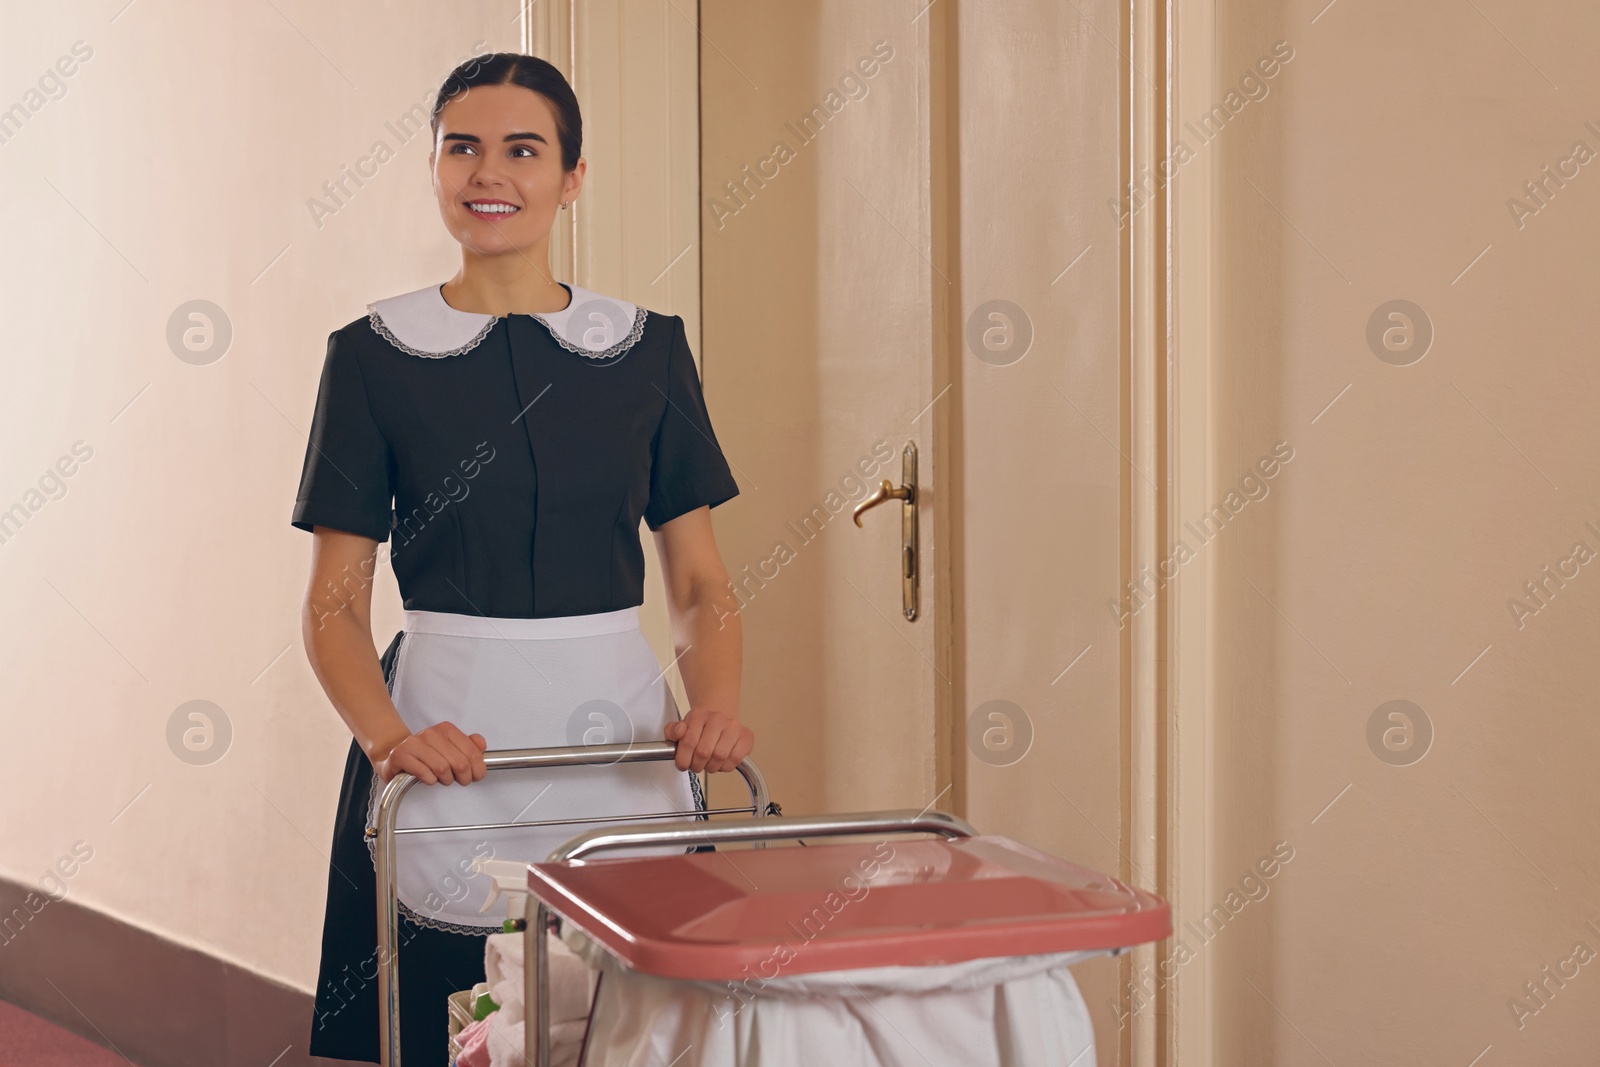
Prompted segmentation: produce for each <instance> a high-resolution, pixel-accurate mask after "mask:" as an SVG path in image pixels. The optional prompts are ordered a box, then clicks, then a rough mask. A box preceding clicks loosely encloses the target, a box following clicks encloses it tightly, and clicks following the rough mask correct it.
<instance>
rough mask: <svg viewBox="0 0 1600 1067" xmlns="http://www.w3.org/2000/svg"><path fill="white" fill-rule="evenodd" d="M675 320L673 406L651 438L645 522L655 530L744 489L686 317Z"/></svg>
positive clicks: (670, 374) (670, 370) (670, 373)
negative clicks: (722, 442) (713, 412)
mask: <svg viewBox="0 0 1600 1067" xmlns="http://www.w3.org/2000/svg"><path fill="white" fill-rule="evenodd" d="M672 320H673V322H672V351H671V353H670V354H669V355H668V357H667V406H666V410H665V411H664V412H663V413H662V415H661V425H660V426H658V427H657V428H656V435H655V438H654V440H653V441H652V442H651V464H650V502H649V503H648V504H647V505H646V506H645V510H644V521H645V524H646V525H647V526H649V528H650V529H651V530H656V529H658V528H659V527H661V526H662V525H664V524H665V523H667V522H669V521H671V520H672V519H675V518H677V517H678V516H679V515H682V514H684V513H685V512H689V511H693V510H694V509H695V508H698V507H700V506H701V505H702V504H704V505H708V506H710V507H716V506H717V505H718V504H722V503H725V502H727V501H729V500H732V499H733V498H734V497H736V496H738V495H739V486H738V483H737V482H735V481H734V480H733V472H732V471H731V470H729V469H728V461H727V460H726V459H725V458H724V457H723V455H722V448H721V447H720V446H719V445H718V444H717V435H716V434H715V433H713V432H712V429H711V416H710V415H709V414H707V412H706V400H705V395H704V394H703V393H702V392H701V389H700V373H699V371H697V370H696V369H695V365H694V355H693V353H691V352H690V351H689V340H688V337H687V335H686V334H685V332H684V328H683V319H682V317H681V316H678V315H674V316H672Z"/></svg>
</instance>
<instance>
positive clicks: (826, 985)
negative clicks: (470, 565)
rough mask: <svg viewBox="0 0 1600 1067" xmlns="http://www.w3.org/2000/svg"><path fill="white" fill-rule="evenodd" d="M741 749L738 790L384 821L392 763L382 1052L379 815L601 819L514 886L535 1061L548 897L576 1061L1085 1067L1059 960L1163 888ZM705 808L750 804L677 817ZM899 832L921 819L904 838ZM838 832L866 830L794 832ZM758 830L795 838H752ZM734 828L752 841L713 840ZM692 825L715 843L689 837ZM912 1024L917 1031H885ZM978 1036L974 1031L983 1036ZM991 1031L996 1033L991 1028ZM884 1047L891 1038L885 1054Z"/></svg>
mask: <svg viewBox="0 0 1600 1067" xmlns="http://www.w3.org/2000/svg"><path fill="white" fill-rule="evenodd" d="M676 751H677V749H676V746H675V745H673V744H672V743H669V742H664V741H663V742H652V743H648V744H634V745H604V746H579V747H568V748H546V749H518V750H507V751H501V752H491V753H485V756H484V759H485V762H486V764H487V765H488V767H489V769H490V770H498V769H511V768H526V767H571V766H581V765H587V764H596V763H599V764H610V763H619V762H638V761H646V760H662V759H672V758H674V757H675V755H676ZM737 770H738V771H739V773H740V774H741V776H742V777H743V778H744V781H745V783H746V785H747V786H748V787H749V790H750V796H751V805H750V807H748V808H716V809H711V810H709V811H705V812H668V813H664V814H662V815H659V816H649V817H647V818H646V819H641V818H640V817H636V816H614V817H607V818H596V819H583V820H547V821H545V822H542V823H541V822H516V823H493V824H478V825H474V826H459V827H457V826H452V827H415V828H413V827H403V828H396V827H395V821H396V817H397V811H398V806H399V802H400V800H401V798H402V797H403V796H404V795H405V793H406V791H407V790H408V789H409V788H410V787H411V786H412V785H413V784H415V781H416V779H414V778H412V777H411V776H410V775H406V774H401V775H397V776H396V777H395V778H394V779H393V780H392V781H391V782H389V783H388V785H387V786H386V787H385V789H384V792H383V794H382V797H381V798H380V802H379V807H378V819H377V823H378V825H377V826H376V827H372V828H369V830H368V833H369V834H372V835H373V836H375V837H376V838H377V840H376V858H377V867H378V872H377V873H378V939H379V946H380V956H379V960H380V966H379V997H380V1012H379V1016H380V1026H381V1028H382V1034H381V1037H382V1041H381V1046H380V1055H381V1057H382V1059H381V1062H382V1063H383V1064H385V1065H393V1067H398V1065H399V1064H400V1025H399V972H398V960H397V958H396V954H395V953H394V952H393V951H392V946H394V945H395V944H396V943H397V941H398V906H397V902H396V898H395V892H394V835H395V834H396V833H422V832H441V831H447V830H473V829H501V828H509V827H514V826H530V825H550V824H552V823H555V824H566V823H578V822H593V823H604V824H607V825H604V826H601V827H598V828H595V829H591V830H588V831H587V832H584V833H580V834H579V835H578V836H576V837H573V838H571V839H570V840H568V841H567V842H566V843H565V844H563V845H561V846H560V847H558V848H557V849H555V850H554V851H553V852H551V853H550V855H549V857H548V858H547V859H546V860H545V861H544V862H530V863H529V864H528V874H527V886H528V894H529V896H530V897H532V898H533V899H535V900H537V902H538V903H537V908H536V909H535V908H530V909H528V913H527V918H526V919H525V921H524V922H523V923H522V924H521V929H522V931H523V950H522V966H523V979H524V988H523V998H522V1002H523V1005H522V1006H523V1020H522V1026H523V1041H524V1045H523V1049H524V1050H525V1053H526V1054H527V1062H528V1064H529V1065H530V1067H550V1064H551V1059H550V1032H549V1026H550V1010H549V1008H550V979H549V963H550V958H549V949H548V947H547V945H546V942H545V937H546V936H547V932H548V931H550V930H551V929H552V928H553V927H554V926H555V925H556V923H555V920H556V918H557V917H559V919H560V921H561V926H562V930H561V934H560V936H561V939H562V941H563V942H564V943H565V944H566V945H567V946H568V947H569V948H572V949H573V950H574V952H576V953H577V954H578V955H580V956H581V957H582V958H583V959H584V960H585V962H586V963H588V964H589V965H590V966H591V967H592V968H594V969H595V970H596V971H598V972H599V978H598V982H597V985H596V987H595V993H594V998H593V1002H592V1004H591V1006H590V1010H589V1023H588V1036H587V1037H586V1038H585V1040H584V1047H583V1057H584V1058H583V1060H582V1061H581V1062H584V1063H601V1062H629V1063H646V1062H648V1063H654V1062H656V1058H657V1054H658V1053H659V1052H660V1051H663V1050H665V1049H666V1048H667V1047H668V1046H670V1047H671V1051H670V1052H669V1053H668V1054H667V1055H666V1057H665V1059H663V1060H662V1061H661V1062H667V1061H670V1060H674V1057H682V1058H680V1059H677V1060H675V1062H676V1063H677V1064H678V1065H679V1067H690V1065H696V1067H698V1065H702V1064H712V1065H716V1067H720V1065H722V1064H724V1063H754V1062H760V1063H761V1064H762V1065H763V1067H786V1065H788V1064H791V1063H792V1064H807V1065H808V1067H809V1065H810V1064H812V1063H816V1062H823V1061H826V1062H829V1063H831V1064H834V1065H836V1067H848V1065H849V1064H852V1063H888V1062H906V1063H915V1064H917V1067H924V1065H927V1064H933V1065H935V1067H941V1065H943V1064H962V1065H963V1067H970V1065H972V1064H979V1063H1004V1064H1029V1065H1031V1064H1035V1063H1038V1064H1044V1063H1049V1064H1069V1063H1070V1064H1072V1065H1073V1067H1089V1065H1091V1064H1093V1062H1094V1054H1093V1048H1094V1045H1093V1032H1092V1028H1091V1027H1090V1024H1089V1016H1088V1010H1087V1007H1086V1005H1084V1003H1083V999H1082V996H1081V995H1080V994H1079V992H1078V989H1077V986H1076V984H1075V982H1074V981H1073V979H1072V976H1071V974H1070V972H1069V971H1068V970H1067V968H1068V967H1069V966H1070V965H1072V964H1075V963H1078V962H1080V961H1082V960H1085V959H1089V958H1092V957H1095V956H1100V955H1117V954H1119V953H1121V952H1124V951H1126V950H1127V949H1128V948H1130V947H1132V946H1133V945H1137V944H1141V943H1144V942H1148V941H1156V940H1160V939H1161V938H1164V937H1166V936H1168V935H1169V934H1170V933H1171V931H1172V923H1171V911H1170V908H1169V906H1168V904H1167V902H1166V901H1164V900H1162V899H1161V898H1160V897H1157V896H1155V895H1154V894H1151V893H1148V892H1145V891H1143V890H1139V889H1135V888H1133V887H1131V886H1128V885H1126V884H1125V883H1123V882H1120V881H1118V880H1117V879H1115V878H1112V877H1110V876H1109V875H1105V874H1101V873H1099V872H1096V871H1093V870H1090V869H1088V868H1085V867H1081V866H1079V865H1077V864H1074V863H1071V862H1069V861H1067V860H1064V859H1061V858H1059V857H1056V856H1052V855H1049V854H1048V853H1044V852H1040V851H1038V850H1035V849H1032V848H1030V847H1028V846H1027V845H1024V844H1021V843H1019V842H1016V841H1012V840H1010V839H1008V838H1005V837H1000V836H997V835H982V834H979V833H977V831H975V830H974V829H973V828H972V827H971V826H970V825H968V824H967V823H965V822H964V821H962V820H961V819H959V818H956V817H955V816H953V815H950V814H947V813H944V812H940V811H929V810H924V811H909V810H908V811H883V812H863V813H855V814H844V815H824V816H814V817H801V818H795V817H783V816H782V815H781V813H780V814H774V813H775V812H776V811H777V806H776V805H774V804H771V802H770V800H769V798H768V794H767V787H766V783H765V781H764V779H763V778H762V776H761V773H760V771H759V770H757V768H756V767H755V765H754V764H753V763H752V762H751V761H749V760H746V761H744V763H742V764H740V766H739V767H738V768H737ZM714 814H746V815H749V816H751V818H748V819H739V820H723V821H721V822H718V823H716V824H712V823H710V822H709V821H707V820H705V819H703V818H692V819H686V818H684V816H709V815H714ZM661 819H669V820H674V821H672V822H668V823H662V822H660V821H658V820H661ZM908 834H933V835H936V836H935V838H934V839H932V840H929V839H916V840H909V841H908V840H905V839H904V836H903V835H908ZM846 837H850V838H859V837H868V838H873V839H876V842H875V843H873V842H872V841H869V842H867V843H861V842H859V841H848V842H845V841H840V842H837V843H829V844H807V843H806V840H805V839H811V840H815V839H818V838H846ZM890 838H896V839H897V840H896V841H895V843H892V844H891V843H890V840H889V839H890ZM773 841H793V842H798V843H799V845H800V846H804V847H795V846H790V847H778V848H768V847H766V845H767V843H768V842H773ZM732 844H749V845H751V846H753V847H752V848H749V849H732V850H729V849H717V848H716V846H719V845H732ZM660 846H679V847H680V848H681V849H682V851H681V852H680V851H676V850H673V851H671V852H670V853H669V854H664V855H663V854H653V855H643V856H626V857H616V856H613V857H603V858H591V857H594V856H595V854H597V853H601V852H605V851H610V850H615V849H625V848H633V849H638V848H652V849H653V850H654V851H655V852H657V853H659V852H661V851H662V850H661V848H660ZM704 846H711V850H709V851H690V850H692V849H695V848H697V847H702V848H703V847H704ZM441 1010H443V1009H442V1008H441ZM841 1021H843V1022H844V1023H846V1024H848V1026H840V1025H838V1024H839V1023H840V1022H841ZM512 1025H515V1024H512ZM848 1027H854V1030H853V1031H852V1032H851V1034H849V1035H847V1037H848V1038H849V1039H850V1040H854V1042H855V1044H854V1045H849V1044H848V1041H847V1040H846V1038H845V1037H841V1038H840V1040H839V1043H838V1045H837V1046H836V1047H819V1045H818V1041H819V1038H818V1036H817V1035H819V1034H821V1035H829V1034H832V1033H833V1032H834V1031H835V1030H839V1031H840V1032H841V1033H842V1032H843V1031H844V1030H845V1029H847V1028H848ZM908 1033H909V1034H914V1035H917V1038H916V1039H913V1038H908V1037H907V1035H908ZM686 1035H688V1036H687V1039H686ZM821 1040H822V1041H823V1044H824V1046H825V1045H826V1042H827V1040H829V1039H828V1038H826V1037H824V1038H822V1039H821ZM917 1040H920V1044H921V1046H922V1047H918V1048H914V1049H910V1050H909V1051H908V1050H907V1049H904V1048H894V1049H891V1046H893V1045H894V1044H895V1042H897V1041H906V1042H914V1041H917ZM985 1040H988V1041H990V1046H989V1047H988V1048H986V1049H981V1050H980V1049H978V1048H977V1045H978V1044H981V1043H982V1042H983V1041H985ZM996 1040H998V1043H999V1044H1000V1045H1002V1046H1004V1047H1003V1048H1001V1049H999V1050H997V1048H996V1047H995V1046H994V1043H995V1041H996ZM691 1048H692V1049H693V1053H692V1054H689V1055H685V1053H689V1052H690V1050H691ZM913 1052H914V1056H913V1055H912V1053H913ZM900 1053H904V1059H903V1060H895V1059H894V1056H895V1055H897V1054H900ZM430 1067H431V1065H430Z"/></svg>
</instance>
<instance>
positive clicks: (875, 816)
mask: <svg viewBox="0 0 1600 1067" xmlns="http://www.w3.org/2000/svg"><path fill="white" fill-rule="evenodd" d="M762 810H763V811H764V810H766V809H765V808H763V809H762ZM912 833H933V834H940V835H942V836H944V837H974V836H976V835H977V831H976V830H974V829H973V828H972V825H971V824H970V823H968V822H967V821H966V820H964V819H959V818H957V817H956V816H954V815H951V814H950V813H949V812H945V811H929V810H927V809H923V810H922V811H914V810H912V809H909V808H907V809H899V810H893V811H863V812H855V813H851V814H845V815H800V816H772V817H768V818H760V817H757V818H755V819H752V820H751V821H749V822H728V823H722V824H720V825H718V826H707V827H704V828H695V827H689V826H678V827H673V826H669V827H659V826H652V825H650V824H648V823H632V824H628V825H623V826H614V827H612V828H611V829H608V830H606V829H602V830H590V831H589V832H587V833H584V834H579V835H578V836H577V837H574V838H572V839H571V840H570V841H568V842H566V843H565V844H563V845H561V846H560V847H558V848H557V849H556V850H555V851H553V852H551V853H550V858H549V859H548V860H547V861H546V862H548V863H560V862H563V861H568V860H575V859H578V858H579V857H580V856H587V855H591V854H593V853H596V852H604V851H606V850H608V849H617V848H632V847H635V846H639V845H702V844H716V843H718V842H728V843H731V842H736V841H751V842H756V843H763V842H767V841H780V840H793V839H795V838H801V837H845V836H847V835H851V834H912ZM529 891H530V893H531V892H532V886H531V885H530V886H529ZM534 897H535V899H538V896H537V894H534ZM549 924H550V910H549V909H548V908H547V907H545V903H544V901H543V900H539V907H538V909H537V910H536V911H535V913H534V917H533V919H532V920H530V921H529V922H528V923H527V925H526V927H525V928H524V930H523V934H522V936H523V942H522V946H523V947H522V959H523V987H522V1003H523V1011H522V1033H523V1045H522V1047H523V1050H524V1055H525V1056H526V1050H527V1049H529V1048H530V1047H531V1048H532V1049H533V1050H534V1053H533V1057H532V1059H531V1060H530V1064H531V1067H550V1024H549V1021H548V1020H549V1018H550V957H549V953H548V950H547V948H546V946H545V943H544V931H545V929H546V928H547V927H548V926H549ZM529 962H532V964H533V966H531V967H529V966H528V963H529ZM530 1005H533V1006H535V1007H536V1009H537V1010H535V1011H530V1010H528V1008H529V1006H530ZM590 1010H591V1011H592V1010H593V1008H592V1007H591V1009H590Z"/></svg>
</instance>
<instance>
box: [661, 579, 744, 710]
mask: <svg viewBox="0 0 1600 1067" xmlns="http://www.w3.org/2000/svg"><path fill="white" fill-rule="evenodd" d="M676 614H677V617H676V618H675V619H674V620H673V628H672V630H673V632H672V643H673V653H674V654H675V655H677V656H678V670H679V672H680V673H681V674H682V675H683V687H684V690H685V691H686V692H687V693H688V695H689V703H690V707H691V708H698V707H704V708H708V709H710V710H712V711H720V712H722V713H723V714H724V715H727V716H728V717H730V718H732V719H738V718H739V673H740V664H741V662H742V659H743V654H744V635H743V632H742V631H741V630H740V627H739V601H738V598H736V597H735V596H734V595H733V590H732V588H731V587H730V585H729V583H727V582H725V581H718V580H714V579H708V580H705V581H701V582H697V583H696V584H695V586H694V588H693V591H692V592H691V594H690V596H689V598H688V602H687V603H686V604H685V605H684V606H683V608H682V609H681V610H680V611H679V612H677V613H676ZM685 710H686V711H687V710H688V709H685Z"/></svg>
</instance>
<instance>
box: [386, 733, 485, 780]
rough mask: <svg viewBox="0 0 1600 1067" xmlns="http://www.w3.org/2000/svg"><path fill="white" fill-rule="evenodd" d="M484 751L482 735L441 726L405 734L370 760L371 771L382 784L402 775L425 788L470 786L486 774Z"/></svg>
mask: <svg viewBox="0 0 1600 1067" xmlns="http://www.w3.org/2000/svg"><path fill="white" fill-rule="evenodd" d="M488 748H489V742H487V741H485V740H484V737H483V735H482V734H464V733H462V732H461V730H460V728H459V727H457V726H456V724H455V723H452V722H441V723H436V724H435V725H433V726H429V727H428V728H426V729H424V730H419V731H418V732H416V733H412V734H406V736H405V737H402V738H401V739H400V740H399V741H398V742H397V743H396V744H395V745H394V746H393V747H392V748H390V749H389V751H388V752H387V753H384V754H382V755H381V756H380V757H379V758H377V759H374V760H373V763H372V769H373V773H375V774H376V775H377V776H378V779H379V780H380V781H383V782H388V781H390V780H391V779H393V778H394V776H395V775H397V774H399V773H400V772H401V771H404V772H406V773H407V774H413V775H416V777H417V778H418V779H419V780H420V781H421V782H422V783H423V784H425V785H437V784H440V783H443V784H444V785H451V784H455V783H459V784H460V785H470V784H471V783H473V782H476V781H478V780H480V779H481V778H483V776H484V775H485V774H487V773H489V769H488V767H487V766H486V765H485V764H484V762H483V753H484V752H485V751H487V749H488Z"/></svg>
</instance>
